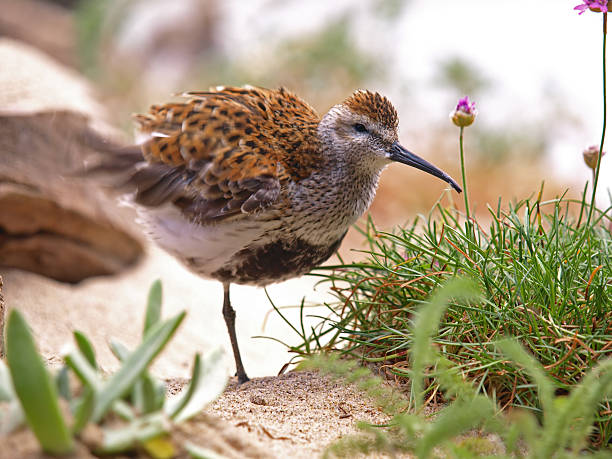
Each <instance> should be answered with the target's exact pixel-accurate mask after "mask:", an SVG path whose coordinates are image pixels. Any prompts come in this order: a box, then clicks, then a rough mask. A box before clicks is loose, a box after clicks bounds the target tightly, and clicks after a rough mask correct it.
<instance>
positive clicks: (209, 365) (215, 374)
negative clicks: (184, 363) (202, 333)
mask: <svg viewBox="0 0 612 459" xmlns="http://www.w3.org/2000/svg"><path fill="white" fill-rule="evenodd" d="M222 356H223V351H222V350H221V349H217V350H215V351H213V352H211V353H210V354H208V355H207V356H206V357H204V359H203V360H202V361H201V364H200V355H199V354H197V355H196V357H195V361H194V366H193V375H192V379H191V382H190V384H189V386H188V387H187V388H186V389H184V390H183V391H182V392H181V394H179V395H178V397H177V399H176V400H177V402H175V404H172V405H169V406H170V410H169V411H168V415H169V416H170V417H171V418H173V419H174V421H175V422H183V421H186V420H188V419H190V418H191V417H193V416H195V415H196V414H198V413H199V412H201V411H202V410H203V409H204V407H205V406H206V405H207V404H208V403H210V402H212V401H213V400H214V399H216V398H217V397H218V396H219V394H220V393H221V392H223V389H225V385H226V384H227V379H228V374H227V369H226V368H225V366H224V365H222V364H221V357H222Z"/></svg>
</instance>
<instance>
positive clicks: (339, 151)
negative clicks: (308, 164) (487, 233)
mask: <svg viewBox="0 0 612 459" xmlns="http://www.w3.org/2000/svg"><path fill="white" fill-rule="evenodd" d="M398 124H399V121H398V117H397V111H396V110H395V108H394V107H393V105H391V102H389V100H388V99H387V98H386V97H383V96H381V95H380V94H378V93H373V92H370V91H363V90H360V91H356V92H355V93H353V95H352V96H351V97H349V98H348V99H346V100H345V101H344V102H342V103H341V104H338V105H335V106H333V107H332V108H331V109H330V110H329V111H328V112H327V113H326V114H325V116H324V117H323V119H322V120H321V123H320V125H319V134H320V136H321V139H322V140H323V142H324V143H325V144H326V146H327V150H328V151H329V152H330V153H331V154H334V155H338V156H341V157H342V158H343V159H344V160H345V161H348V162H349V163H350V164H351V165H352V166H353V167H354V168H355V169H356V170H361V171H363V172H365V173H368V172H370V173H378V172H379V171H380V170H381V169H382V168H383V167H385V166H386V165H387V164H389V163H391V162H394V161H395V162H400V163H403V164H407V165H409V166H412V167H416V168H417V169H420V170H422V171H425V172H427V173H428V174H431V175H434V176H436V177H438V178H440V179H442V180H444V181H445V182H447V183H449V184H450V185H451V186H452V187H453V188H454V189H455V190H456V191H458V192H461V187H459V185H458V184H457V182H455V181H454V180H453V179H452V178H451V177H450V176H449V175H448V174H446V173H445V172H443V171H441V170H440V169H438V168H437V167H436V166H434V165H433V164H430V163H429V162H427V161H425V160H424V159H423V158H420V157H418V156H417V155H415V154H413V153H411V152H410V151H408V150H407V149H406V148H404V147H403V146H402V145H400V143H399V141H398V135H397V129H398Z"/></svg>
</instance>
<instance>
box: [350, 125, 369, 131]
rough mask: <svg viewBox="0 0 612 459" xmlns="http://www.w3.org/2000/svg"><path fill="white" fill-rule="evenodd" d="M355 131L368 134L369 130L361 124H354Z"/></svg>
mask: <svg viewBox="0 0 612 459" xmlns="http://www.w3.org/2000/svg"><path fill="white" fill-rule="evenodd" d="M353 129H355V131H357V132H368V130H367V128H366V127H365V126H364V125H363V124H361V123H357V124H353Z"/></svg>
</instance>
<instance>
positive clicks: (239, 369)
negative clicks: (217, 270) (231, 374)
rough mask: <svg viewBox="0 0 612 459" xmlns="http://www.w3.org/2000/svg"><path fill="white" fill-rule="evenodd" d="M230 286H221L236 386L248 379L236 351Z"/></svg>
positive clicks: (238, 351)
mask: <svg viewBox="0 0 612 459" xmlns="http://www.w3.org/2000/svg"><path fill="white" fill-rule="evenodd" d="M229 289H230V284H229V283H224V284H223V318H224V319H225V325H227V331H228V332H229V336H230V341H231V343H232V350H233V351H234V360H235V361H236V376H238V384H242V383H244V382H247V381H248V380H249V377H248V376H247V374H246V371H244V366H243V365H242V359H241V358H240V349H238V340H237V339H236V311H234V308H232V304H231V303H230V296H229Z"/></svg>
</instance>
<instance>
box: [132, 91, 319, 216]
mask: <svg viewBox="0 0 612 459" xmlns="http://www.w3.org/2000/svg"><path fill="white" fill-rule="evenodd" d="M183 96H185V97H190V98H191V99H190V100H188V101H186V102H179V103H169V104H165V105H154V106H152V107H151V108H150V110H149V113H147V114H143V115H136V116H135V119H136V121H137V122H138V124H139V126H140V130H141V132H142V133H144V134H148V135H149V138H148V140H147V141H146V142H145V143H143V144H142V146H141V148H142V152H143V156H144V158H145V160H146V164H145V165H144V166H141V168H140V169H138V170H137V171H136V172H135V173H134V174H133V175H132V177H131V179H130V181H131V183H132V184H133V185H135V187H136V189H137V192H136V195H135V199H136V202H138V203H140V204H142V205H146V206H158V205H161V204H163V203H166V202H172V203H174V204H175V205H176V206H178V207H179V208H180V209H181V210H182V212H183V213H184V214H185V215H187V216H189V217H190V218H191V219H194V220H199V221H201V222H202V223H207V222H213V221H215V220H219V219H223V218H227V217H230V216H235V215H240V214H252V213H254V212H259V211H261V210H264V209H266V208H268V207H269V206H270V205H272V204H273V203H275V202H276V201H277V200H278V199H279V196H280V192H281V188H282V185H283V183H285V182H286V181H287V180H289V179H294V180H299V179H301V178H303V177H305V176H307V175H309V174H310V172H311V170H312V167H313V166H314V165H315V164H316V163H317V162H318V161H319V160H320V157H318V156H317V151H318V150H317V148H316V147H317V145H316V139H317V135H316V128H317V125H318V122H319V118H318V116H317V114H316V113H315V111H314V110H313V109H312V108H311V107H310V106H308V105H307V104H306V103H305V102H303V101H302V100H301V99H299V98H298V97H297V96H295V95H293V94H291V93H289V92H288V91H286V90H284V89H282V88H281V89H279V90H267V89H262V88H253V87H245V88H231V87H222V88H217V89H216V90H211V91H198V92H188V93H184V94H183Z"/></svg>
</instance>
